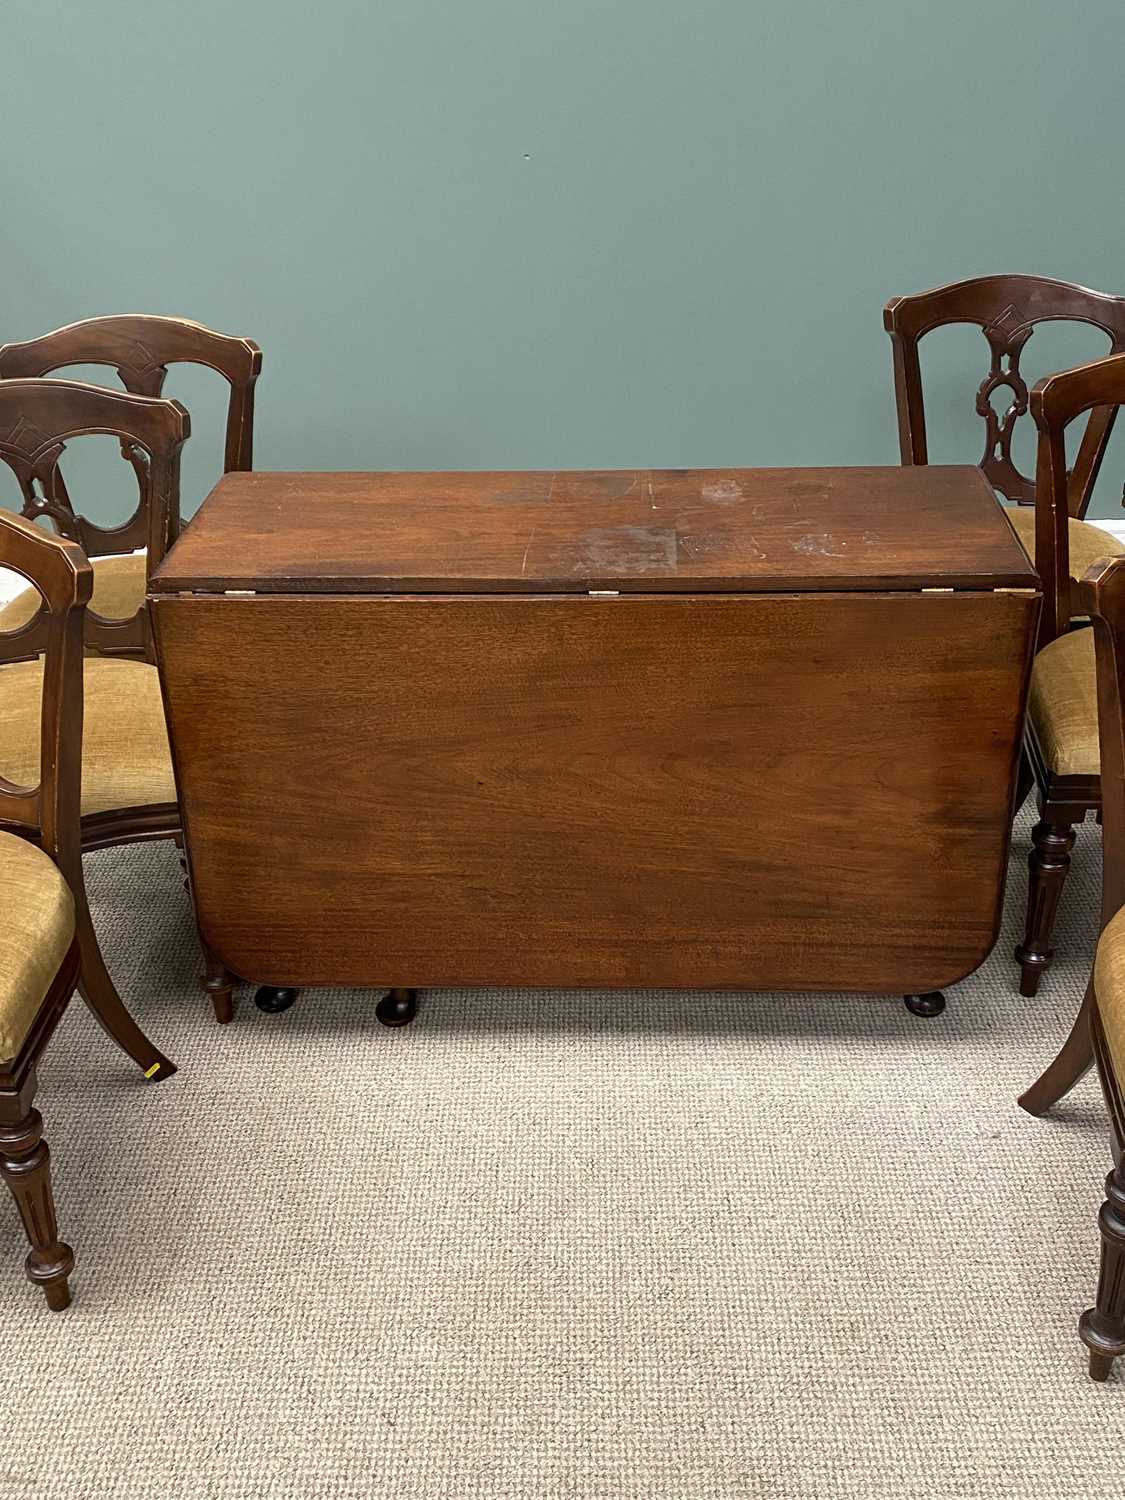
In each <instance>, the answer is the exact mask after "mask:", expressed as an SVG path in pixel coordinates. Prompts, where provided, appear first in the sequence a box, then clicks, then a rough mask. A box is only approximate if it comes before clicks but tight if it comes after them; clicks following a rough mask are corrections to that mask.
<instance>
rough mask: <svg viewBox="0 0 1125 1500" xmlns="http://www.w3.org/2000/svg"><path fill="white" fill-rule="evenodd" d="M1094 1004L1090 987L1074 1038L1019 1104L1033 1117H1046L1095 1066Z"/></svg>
mask: <svg viewBox="0 0 1125 1500" xmlns="http://www.w3.org/2000/svg"><path fill="white" fill-rule="evenodd" d="M1093 1003H1094V991H1093V986H1092V985H1088V986H1087V988H1086V996H1085V999H1084V1000H1083V1001H1082V1005H1081V1007H1080V1008H1079V1011H1078V1014H1077V1015H1076V1016H1075V1018H1074V1025H1073V1026H1072V1027H1071V1028H1070V1035H1069V1036H1068V1037H1067V1039H1066V1041H1065V1042H1064V1043H1063V1044H1062V1047H1061V1049H1060V1051H1059V1055H1058V1056H1057V1057H1056V1058H1055V1060H1054V1062H1053V1063H1051V1064H1050V1066H1049V1067H1048V1068H1047V1069H1046V1070H1045V1071H1044V1072H1043V1073H1042V1074H1040V1076H1039V1077H1038V1078H1037V1079H1036V1080H1035V1082H1034V1083H1033V1084H1032V1085H1031V1087H1030V1088H1029V1089H1026V1090H1025V1091H1024V1092H1023V1093H1022V1094H1021V1095H1020V1096H1019V1098H1018V1099H1017V1101H1016V1103H1017V1104H1018V1105H1019V1107H1020V1108H1021V1109H1026V1110H1027V1112H1028V1114H1029V1115H1045V1114H1046V1113H1047V1111H1048V1110H1049V1109H1051V1108H1052V1107H1053V1106H1054V1105H1056V1104H1057V1103H1058V1102H1059V1100H1060V1099H1061V1098H1063V1096H1064V1095H1066V1094H1069V1093H1070V1091H1071V1089H1072V1088H1073V1087H1074V1086H1075V1084H1076V1083H1078V1082H1079V1081H1080V1080H1081V1079H1083V1078H1085V1076H1086V1074H1087V1073H1088V1072H1089V1071H1090V1069H1091V1068H1092V1067H1093V1066H1094V1041H1093V1037H1092V1036H1091V1035H1090V1012H1091V1009H1092V1007H1093Z"/></svg>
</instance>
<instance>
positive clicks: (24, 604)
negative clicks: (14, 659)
mask: <svg viewBox="0 0 1125 1500" xmlns="http://www.w3.org/2000/svg"><path fill="white" fill-rule="evenodd" d="M145 558H146V555H145V553H143V552H130V553H127V554H126V555H125V556H124V557H97V558H94V560H93V567H94V592H93V595H92V597H91V599H90V603H89V606H88V607H89V609H90V611H91V612H92V613H93V614H95V615H101V617H102V619H104V620H131V619H132V618H133V616H134V615H135V614H136V613H137V612H138V610H140V609H142V608H143V607H144V602H145V586H146V580H145ZM38 609H39V595H38V593H37V592H36V590H35V589H32V588H27V589H24V590H23V591H22V592H21V593H18V594H17V595H16V596H15V597H14V598H13V599H9V600H8V602H7V603H6V604H4V605H0V634H3V633H4V632H5V631H11V630H21V629H22V628H23V626H25V625H29V624H30V623H31V621H32V620H34V618H35V616H36V613H37V612H38Z"/></svg>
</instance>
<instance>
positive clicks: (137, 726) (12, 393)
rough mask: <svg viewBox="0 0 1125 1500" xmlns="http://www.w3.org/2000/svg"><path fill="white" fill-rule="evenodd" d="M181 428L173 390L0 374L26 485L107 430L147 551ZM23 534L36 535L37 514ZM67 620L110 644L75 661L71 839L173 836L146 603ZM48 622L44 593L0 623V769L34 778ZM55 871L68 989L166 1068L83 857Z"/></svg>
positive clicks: (51, 477) (154, 1067) (85, 848)
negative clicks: (18, 619) (73, 952)
mask: <svg viewBox="0 0 1125 1500" xmlns="http://www.w3.org/2000/svg"><path fill="white" fill-rule="evenodd" d="M189 430H190V427H189V420H188V414H187V412H186V411H185V410H184V409H183V407H182V406H180V404H179V403H178V402H176V401H169V400H165V399H162V398H150V397H144V396H130V395H127V394H126V393H124V392H121V391H113V390H107V389H106V388H104V387H102V386H93V385H83V384H80V383H78V382H75V381H64V380H41V379H36V380H0V460H2V461H3V462H4V463H6V464H7V465H8V466H9V468H11V469H13V470H14V471H15V473H16V475H17V477H18V478H19V480H20V485H21V489H23V490H24V493H33V494H39V495H42V496H43V497H44V498H45V499H46V500H47V501H48V502H50V501H51V500H52V498H53V497H54V496H55V494H56V493H57V490H56V483H57V480H56V476H57V473H58V465H59V459H60V457H61V455H62V454H63V452H64V450H65V447H66V443H67V441H68V440H69V439H70V438H73V437H76V436H80V435H82V434H86V433H94V432H101V433H108V434H110V435H111V436H113V437H115V438H117V440H118V441H119V442H120V443H121V444H122V446H123V447H125V446H128V448H129V450H130V452H131V453H133V454H134V455H135V457H136V460H137V471H138V475H139V478H140V482H141V489H142V494H143V504H142V510H143V513H144V515H145V519H146V526H147V529H146V532H145V542H146V546H147V550H148V553H149V555H150V556H151V557H152V558H153V559H154V561H159V560H160V558H162V557H163V556H164V553H165V551H166V550H167V547H168V545H169V543H170V541H171V540H172V538H173V537H174V536H175V534H176V531H177V528H178V524H179V468H180V450H181V448H182V447H183V444H184V441H185V439H186V438H187V436H188V432H189ZM9 524H10V522H9ZM33 534H34V535H42V536H44V537H45V536H47V533H46V531H45V530H44V529H43V528H42V527H37V528H36V529H35V531H34V533H33ZM39 597H40V598H41V599H42V598H43V595H42V593H41V592H40V595H39ZM75 621H76V624H74V626H73V628H74V629H75V630H76V631H77V632H79V634H80V635H82V636H83V638H84V641H85V645H86V646H87V647H89V646H90V645H95V646H99V647H101V646H108V647H109V648H110V654H108V655H87V656H86V657H85V660H84V665H83V674H82V683H81V698H82V705H83V707H82V719H81V721H80V722H81V723H82V725H83V726H84V733H83V737H82V778H81V803H80V818H79V820H78V821H77V823H76V827H77V834H76V837H77V840H78V847H79V849H80V850H81V851H82V852H84V853H85V852H89V851H90V850H93V849H106V848H112V847H114V846H116V845H119V844H128V843H136V842H141V841H145V840H149V839H166V838H176V837H178V836H179V834H180V813H179V807H178V805H177V799H176V787H175V781H174V778H173V774H172V762H171V755H170V752H169V748H168V734H167V730H166V728H165V723H164V706H163V700H162V697H161V691H160V681H159V677H158V674H157V670H156V667H155V666H154V665H153V663H152V643H151V638H150V633H149V628H148V617H147V614H146V613H145V612H144V611H143V610H142V611H141V612H140V614H139V615H138V616H137V617H135V618H134V619H131V620H117V621H110V620H104V619H100V618H98V617H97V616H94V615H91V614H90V613H89V611H88V610H87V609H86V608H83V609H82V610H80V611H77V612H76V614H75ZM83 625H84V627H85V629H84V631H83ZM53 632H54V633H56V634H57V631H55V626H54V617H53V616H52V614H51V612H50V610H49V608H47V607H46V604H45V603H44V605H43V607H41V608H38V609H37V611H36V613H35V615H34V616H33V618H32V619H31V620H30V621H29V622H27V623H25V624H24V625H23V626H22V627H21V628H19V629H17V630H16V631H15V632H14V633H13V634H11V635H9V636H7V637H5V636H3V635H0V776H3V777H4V778H5V779H6V781H7V782H8V783H9V784H14V785H17V786H32V785H34V784H35V782H36V779H37V777H38V771H39V766H40V761H41V758H42V756H43V755H44V754H45V749H44V742H43V740H42V716H41V712H40V704H41V702H42V700H43V695H44V688H45V684H46V683H47V682H48V680H49V677H50V672H51V661H50V648H51V643H52V633H53ZM122 638H124V639H126V640H129V641H131V642H136V643H137V644H138V645H139V646H140V648H141V650H143V652H144V653H145V655H146V657H147V658H148V659H147V660H135V659H131V658H125V657H122V656H120V655H117V654H116V653H115V652H114V650H113V648H114V647H115V646H116V645H117V644H118V643H119V641H120V640H121V639H122ZM29 649H31V650H32V651H34V652H35V653H36V655H35V656H33V657H32V658H31V659H30V660H28V659H25V658H26V656H27V652H28V650H29ZM44 653H45V654H44ZM76 691H77V690H76ZM64 732H69V727H68V725H67V724H66V723H62V724H56V725H55V726H54V729H53V730H52V733H53V734H54V735H55V737H56V739H57V738H58V737H59V735H61V734H63V733H64ZM5 806H8V804H5ZM12 816H17V815H16V814H13V813H11V812H9V815H8V817H4V816H3V815H2V813H0V827H3V826H6V824H7V822H8V821H10V818H11V817H12ZM17 821H18V816H17ZM65 873H66V875H67V878H68V880H69V881H70V884H71V889H72V891H73V894H74V902H75V922H76V929H77V942H78V946H79V949H80V952H81V958H82V971H81V976H80V983H79V988H80V989H81V991H82V994H83V995H84V997H85V999H86V1000H87V1002H88V1003H89V1005H90V1007H91V1009H92V1010H93V1011H94V1012H95V1014H96V1015H97V1016H98V1019H99V1020H100V1021H101V1022H102V1024H103V1025H104V1026H105V1027H106V1029H107V1030H108V1031H109V1033H110V1034H111V1036H113V1037H114V1039H115V1040H116V1041H117V1042H118V1044H119V1045H120V1046H121V1047H122V1048H124V1050H125V1051H126V1052H127V1053H128V1054H129V1056H130V1057H132V1058H133V1059H134V1060H135V1061H136V1062H137V1063H138V1064H139V1065H140V1066H141V1067H142V1069H144V1070H145V1071H146V1072H151V1073H152V1074H153V1076H163V1074H164V1072H165V1071H167V1070H169V1069H170V1066H171V1065H170V1064H169V1063H168V1061H167V1059H166V1058H165V1057H164V1056H163V1055H162V1054H161V1053H159V1052H157V1051H156V1050H155V1049H154V1048H153V1047H152V1045H151V1043H150V1042H149V1041H148V1039H147V1038H146V1037H145V1036H144V1035H143V1033H142V1032H141V1031H140V1030H139V1028H138V1027H137V1026H136V1024H135V1023H134V1022H133V1020H132V1018H131V1017H130V1016H129V1013H128V1011H127V1010H126V1009H125V1007H124V1006H123V1005H122V1003H121V1000H120V997H119V996H118V994H117V991H116V990H115V989H114V986H113V983H112V980H111V979H110V977H109V974H108V973H107V971H106V968H105V964H104V962H103V960H102V956H101V951H100V949H99V947H98V942H97V937H96V936H95V933H94V929H93V925H92V923H91V920H90V913H89V907H88V904H87V900H86V890H85V884H84V881H83V878H82V866H81V861H80V860H77V859H76V860H75V861H74V862H73V864H72V865H71V866H69V867H67V869H66V871H65Z"/></svg>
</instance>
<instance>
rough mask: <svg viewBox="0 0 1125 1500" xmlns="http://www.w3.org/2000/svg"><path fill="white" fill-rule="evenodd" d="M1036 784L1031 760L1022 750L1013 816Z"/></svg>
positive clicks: (1017, 774)
mask: <svg viewBox="0 0 1125 1500" xmlns="http://www.w3.org/2000/svg"><path fill="white" fill-rule="evenodd" d="M1034 784H1035V773H1034V771H1033V770H1032V769H1031V762H1030V761H1029V760H1028V758H1027V752H1026V751H1021V752H1020V764H1019V770H1018V772H1017V773H1016V800H1015V805H1014V807H1013V808H1012V816H1013V818H1014V817H1015V815H1016V813H1018V812H1019V810H1020V808H1021V807H1022V806H1023V805H1024V803H1025V802H1026V801H1027V794H1028V792H1030V791H1031V788H1032V787H1033V786H1034Z"/></svg>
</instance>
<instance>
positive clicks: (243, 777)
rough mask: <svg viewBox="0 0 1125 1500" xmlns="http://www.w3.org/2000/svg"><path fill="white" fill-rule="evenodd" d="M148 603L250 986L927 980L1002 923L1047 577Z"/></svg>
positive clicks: (202, 880)
mask: <svg viewBox="0 0 1125 1500" xmlns="http://www.w3.org/2000/svg"><path fill="white" fill-rule="evenodd" d="M918 472H919V473H925V472H928V473H929V474H930V475H933V474H935V473H940V471H935V470H929V471H921V470H920V471H918ZM946 472H947V475H948V472H949V471H946ZM246 477H247V478H249V477H250V476H246ZM716 482H718V481H716ZM948 482H949V485H950V489H951V492H955V491H956V489H957V484H956V483H953V482H952V480H949V481H948ZM961 482H964V481H963V480H962V481H961ZM545 483H548V484H549V481H545ZM344 487H345V489H346V488H347V485H346V483H345V484H344ZM228 493H231V494H233V493H234V492H233V491H228ZM238 493H240V494H242V495H247V494H248V493H249V491H246V490H242V491H239V492H238ZM511 503H512V504H516V505H519V506H525V505H530V504H531V503H532V502H531V501H529V500H528V499H527V498H526V496H519V497H513V499H512V501H511ZM538 503H541V504H543V505H544V506H545V505H546V503H547V502H546V500H545V499H544V500H543V501H541V502H538ZM979 508H980V509H984V507H979ZM1001 524H1003V523H1002V522H1001ZM978 525H983V523H980V522H978ZM469 530H470V528H468V527H466V534H469ZM371 534H372V533H371V532H368V533H367V536H368V537H370V536H371ZM204 537H205V538H206V532H204ZM340 545H341V550H343V549H344V545H345V539H344V538H343V537H341V539H340ZM290 546H291V544H290ZM355 550H359V551H361V550H362V549H361V548H360V549H355ZM997 550H998V551H999V550H1002V549H1000V548H999V546H998V547H997ZM196 555H198V549H197V554H196ZM821 555H823V554H821ZM1021 555H1022V554H1021ZM255 565H256V566H257V562H256V563H255ZM152 608H153V616H154V624H155V633H156V638H157V644H158V650H159V653H160V660H161V667H162V672H163V675H164V683H165V694H166V700H167V706H168V710H169V715H170V724H171V733H172V743H173V747H174V755H175V761H176V767H177V776H178V780H179V787H180V793H181V799H182V807H183V812H184V817H185V830H186V835H187V847H188V854H189V858H190V862H191V868H192V874H193V880H194V888H195V899H196V902H197V909H198V915H199V920H200V924H201V929H202V935H203V938H204V941H205V942H206V944H207V946H208V947H209V949H210V950H211V951H212V953H214V954H215V955H216V956H217V958H219V959H220V960H221V961H222V962H223V963H225V964H226V965H227V966H228V967H229V968H230V969H231V970H232V971H233V972H235V973H237V974H240V975H242V976H243V977H244V978H246V979H249V980H253V981H256V982H259V983H271V984H279V985H282V984H283V985H292V984H296V985H323V984H367V985H376V984H383V985H401V986H415V987H417V986H423V987H425V986H436V985H458V984H465V985H505V986H514V985H562V986H597V987H610V988H612V987H614V986H641V985H644V986H648V985H653V986H668V987H684V988H733V989H818V990H837V989H853V990H869V991H882V992H902V993H905V992H916V993H920V992H924V991H927V990H933V989H938V988H940V987H941V986H942V985H944V984H946V983H949V982H951V981H953V980H956V979H958V978H960V977H962V976H963V975H965V974H966V973H968V972H970V971H971V970H972V969H973V968H975V967H976V966H977V964H979V963H980V962H981V960H982V959H983V958H984V956H985V955H986V954H987V952H988V951H989V949H990V947H991V945H992V943H993V941H994V938H995V934H996V931H997V924H998V921H999V913H1000V896H1001V891H1002V885H1003V867H1004V861H1005V857H1006V851H1007V841H1008V829H1009V823H1010V813H1011V802H1012V791H1013V784H1014V776H1015V768H1016V761H1017V754H1018V748H1019V734H1020V725H1021V721H1022V714H1023V703H1024V695H1025V692H1026V681H1027V674H1028V670H1029V663H1030V653H1031V644H1032V637H1033V632H1034V628H1035V619H1036V612H1037V608H1038V599H1037V598H1036V597H1034V596H1032V595H1018V594H1006V593H993V592H980V593H969V592H966V593H938V594H923V593H921V592H917V593H914V594H910V595H906V594H899V595H886V594H877V593H872V594H855V593H851V594H832V593H825V594H820V595H805V596H803V597H793V596H786V595H777V594H767V595H732V596H728V597H719V598H717V597H715V596H714V595H711V596H693V595H686V596H670V595H652V594H649V595H641V596H624V595H623V596H620V597H610V598H597V597H594V598H591V597H589V596H584V597H578V598H576V597H573V596H570V597H567V596H554V597H540V598H529V597H520V598H515V597H503V596H501V597H496V596H492V597H489V596H487V595H482V596H477V597H455V596H453V597H450V596H446V597H430V598H418V597H397V598H379V597H369V598H349V597H334V598H325V597H315V596H311V595H305V596H303V597H296V598H294V597H273V598H265V597H257V598H245V597H244V598H238V597H234V598H229V597H228V598H214V597H211V598H208V597H206V596H194V597H188V596H179V597H157V598H156V599H155V600H154V601H153V606H152Z"/></svg>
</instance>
